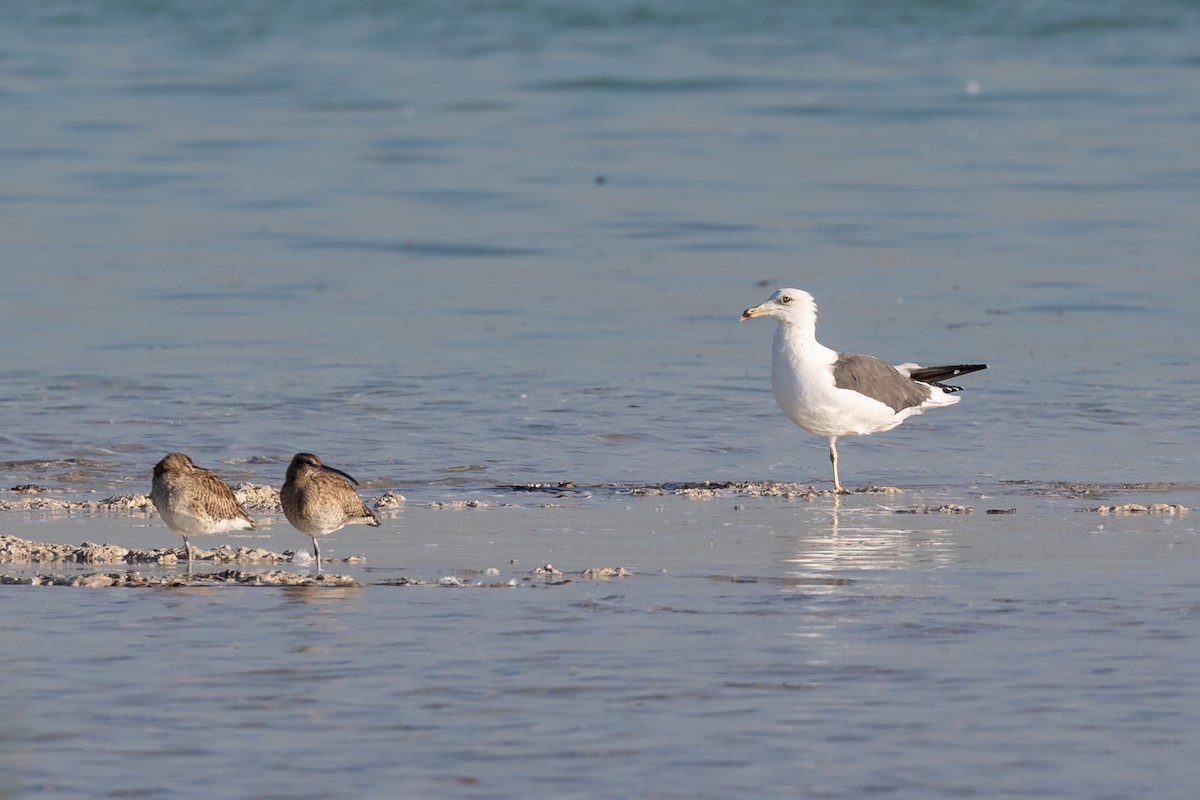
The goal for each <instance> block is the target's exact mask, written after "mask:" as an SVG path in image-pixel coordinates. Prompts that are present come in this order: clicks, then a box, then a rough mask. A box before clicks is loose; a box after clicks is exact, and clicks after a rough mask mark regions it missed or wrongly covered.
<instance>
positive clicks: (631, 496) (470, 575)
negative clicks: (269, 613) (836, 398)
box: [0, 480, 1200, 588]
mask: <svg viewBox="0 0 1200 800" xmlns="http://www.w3.org/2000/svg"><path fill="white" fill-rule="evenodd" d="M236 491H237V494H238V496H239V498H240V499H241V500H242V501H243V502H244V503H245V504H246V506H247V507H248V508H250V509H252V511H253V513H254V514H255V516H256V517H259V518H260V520H261V525H260V528H261V530H259V531H257V532H241V533H239V534H236V535H235V534H230V535H227V536H223V537H213V538H212V539H211V540H210V541H211V542H212V544H213V546H211V547H201V548H199V550H198V559H197V561H196V562H195V563H194V564H193V568H192V571H191V574H189V573H188V572H187V571H186V566H187V564H186V560H185V559H184V553H183V548H182V546H181V544H179V545H177V544H176V542H177V541H178V539H177V536H176V535H175V534H174V533H172V532H171V531H169V530H168V529H167V528H166V527H165V526H164V525H163V524H162V523H161V520H158V519H157V515H156V513H155V511H154V507H153V505H152V504H151V503H150V500H149V497H148V495H140V494H124V495H117V496H112V497H106V498H103V499H98V500H96V499H73V498H71V497H69V496H66V495H64V494H61V493H54V492H50V491H44V490H43V491H33V490H31V489H30V488H29V487H25V486H19V487H13V489H11V490H9V491H7V492H3V493H0V526H2V527H0V531H3V532H4V533H6V534H7V533H8V532H10V531H16V532H19V533H20V535H19V536H15V535H0V565H3V566H4V567H5V568H6V569H5V570H4V572H2V573H0V583H14V584H39V585H56V586H85V587H103V586H112V587H151V586H156V587H161V586H171V587H186V586H197V585H204V584H229V585H242V586H314V587H319V586H341V587H345V586H370V585H390V586H396V585H404V586H434V587H458V588H470V587H489V588H504V587H519V586H529V585H554V584H556V583H564V582H570V581H572V580H602V579H611V578H613V577H620V578H639V577H641V578H645V577H647V576H653V575H656V574H662V573H664V572H667V571H677V570H681V569H682V570H697V571H700V572H707V573H711V574H724V573H726V572H729V571H730V568H731V567H736V568H737V569H739V570H749V571H757V572H760V573H764V569H763V567H764V566H765V565H764V564H763V563H762V561H761V558H760V556H761V554H756V553H755V550H754V546H753V544H752V542H753V539H754V537H755V536H756V535H758V534H760V533H764V532H771V533H773V534H774V535H776V536H783V535H787V534H788V533H789V532H795V531H798V530H803V531H805V532H807V533H822V532H823V533H825V534H828V535H831V536H839V535H844V534H847V533H854V534H855V535H864V536H868V537H869V536H870V535H871V533H872V532H875V531H878V532H882V533H885V534H890V533H891V532H894V531H896V530H907V531H909V532H912V533H914V534H916V533H919V532H921V531H929V530H933V529H937V530H938V531H939V534H940V535H943V536H947V535H948V536H952V535H953V534H954V533H955V532H956V531H962V532H967V531H978V530H980V529H981V526H982V528H983V529H986V530H988V531H995V532H996V533H998V534H1002V533H1003V532H1004V531H1005V530H1008V529H1010V528H1012V527H1016V528H1019V529H1020V530H1022V531H1025V532H1031V531H1038V530H1042V531H1052V530H1077V531H1094V530H1102V529H1103V528H1104V526H1105V524H1106V523H1105V520H1115V519H1117V518H1126V519H1129V520H1130V523H1128V524H1134V525H1136V526H1138V527H1141V528H1151V529H1153V528H1154V527H1155V526H1156V525H1160V524H1161V520H1163V519H1166V518H1179V519H1180V520H1181V521H1184V522H1185V524H1187V523H1186V520H1187V519H1188V509H1189V505H1190V504H1194V503H1195V502H1197V500H1198V497H1200V486H1198V485H1196V484H1192V483H1138V482H1128V483H1121V484H1108V485H1102V484H1086V483H1078V482H1071V481H1049V482H1035V481H1025V480H1017V481H1005V482H999V483H996V484H994V485H992V486H990V487H982V486H972V487H968V488H961V487H960V488H951V489H939V488H936V487H907V488H900V487H876V486H866V487H863V488H860V489H857V490H852V491H851V492H850V493H848V494H843V495H840V496H837V495H834V494H832V493H831V492H830V491H828V490H826V489H822V488H818V487H814V486H809V485H804V484H795V483H781V482H770V481H702V482H681V483H669V482H668V483H651V484H637V483H620V484H616V483H590V484H589V483H579V482H573V481H562V482H558V483H545V484H542V483H536V484H533V483H531V484H510V485H502V486H496V487H493V488H492V489H491V490H489V491H483V492H474V493H471V496H468V497H454V496H445V495H442V496H439V497H436V498H435V497H422V498H420V499H419V500H416V501H409V502H405V500H404V495H403V494H401V493H400V492H399V491H398V490H392V489H387V490H384V491H381V492H377V493H374V494H372V495H370V496H369V498H368V503H369V504H371V505H372V506H373V507H374V508H376V509H378V511H379V513H380V515H381V517H382V518H383V520H384V525H383V527H382V528H381V529H380V530H379V531H365V530H364V531H359V530H351V531H346V530H343V531H340V532H337V533H335V534H333V535H331V536H330V537H329V538H328V541H329V543H330V547H329V550H330V551H331V556H330V557H328V558H326V559H325V563H326V564H329V565H334V566H336V567H338V568H340V569H341V570H342V572H341V573H339V574H331V575H323V576H317V575H315V574H313V573H312V572H311V567H312V562H311V557H310V556H308V554H307V552H305V551H304V548H303V547H302V541H301V540H302V538H303V537H301V536H300V535H299V534H298V533H296V532H295V531H293V530H292V529H291V528H290V527H289V526H288V525H287V523H286V522H285V521H283V520H282V517H281V513H280V507H279V495H278V491H277V490H275V489H274V488H273V487H270V486H266V485H262V484H240V485H238V486H237V487H236ZM410 493H411V492H410ZM446 512H452V513H446ZM1135 518H1140V519H1141V520H1142V521H1140V522H1137V521H1134V519H1135ZM80 529H82V530H83V532H84V533H85V535H86V538H84V539H83V540H82V541H81V542H80V540H79V539H72V538H70V537H72V536H73V535H74V534H75V533H76V532H77V531H80ZM693 536H698V537H699V539H698V540H696V539H693V538H692V537H693ZM96 540H103V542H104V543H103V544H98V543H97V542H96ZM732 541H738V542H742V543H743V544H744V545H746V546H745V547H744V548H742V547H740V546H739V547H738V548H736V549H731V548H730V542H732ZM77 542H79V543H77ZM164 544H165V545H167V546H164ZM281 545H282V547H281ZM704 555H707V556H708V558H705V557H703V556H704ZM556 564H557V565H558V566H555V565H556ZM96 566H121V567H128V568H129V569H125V570H123V571H115V570H103V571H96V570H95V567H96ZM218 567H219V568H220V569H217V568H218ZM776 568H778V565H776ZM735 571H736V570H735ZM769 573H770V570H766V571H765V573H764V574H769Z"/></svg>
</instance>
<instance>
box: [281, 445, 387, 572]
mask: <svg viewBox="0 0 1200 800" xmlns="http://www.w3.org/2000/svg"><path fill="white" fill-rule="evenodd" d="M357 485H358V481H356V480H354V478H351V477H350V476H349V475H347V474H346V473H344V472H342V471H341V470H340V469H334V468H333V467H327V466H325V465H324V464H322V463H321V459H319V458H317V457H316V456H314V455H313V454H312V453H296V455H294V456H292V463H290V464H288V469H287V480H286V481H284V484H283V489H281V490H280V492H279V499H280V500H281V501H282V502H283V515H284V516H285V517H287V520H288V522H290V523H292V527H293V528H295V529H296V530H298V531H300V532H301V533H305V534H308V536H309V538H310V539H312V543H313V557H314V558H315V559H316V560H317V572H320V571H321V546H320V545H319V544H317V537H318V536H324V535H325V534H327V533H332V532H333V531H336V530H337V529H339V528H341V527H342V526H343V525H371V526H374V527H379V518H378V517H376V516H375V512H374V511H372V510H371V509H369V508H367V504H366V503H364V502H363V501H362V498H361V497H359V496H358V492H357V491H356V490H355V488H354V487H355V486H357Z"/></svg>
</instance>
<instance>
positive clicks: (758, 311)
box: [742, 289, 817, 324]
mask: <svg viewBox="0 0 1200 800" xmlns="http://www.w3.org/2000/svg"><path fill="white" fill-rule="evenodd" d="M755 317H771V318H772V319H774V320H775V321H776V322H779V323H790V324H794V323H810V324H812V323H815V321H816V318H817V301H816V300H814V299H813V296H812V295H811V294H809V293H808V292H806V291H804V290H803V289H780V290H779V291H777V292H775V294H773V295H771V296H770V297H768V298H767V300H766V302H764V303H761V304H759V305H757V306H751V307H750V308H747V309H746V310H745V311H743V312H742V320H743V321H744V320H748V319H754V318H755Z"/></svg>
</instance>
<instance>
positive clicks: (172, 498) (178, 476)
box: [150, 453, 254, 570]
mask: <svg viewBox="0 0 1200 800" xmlns="http://www.w3.org/2000/svg"><path fill="white" fill-rule="evenodd" d="M150 499H151V500H152V501H153V502H154V507H155V508H157V509H158V513H159V516H161V517H162V518H163V522H165V523H167V527H168V528H170V529H171V530H173V531H175V532H176V533H178V534H179V535H180V536H182V537H183V548H184V549H185V550H186V551H187V558H188V569H189V570H191V568H192V543H191V542H189V541H188V536H201V535H206V534H212V533H228V532H229V531H245V530H250V531H252V530H254V520H253V519H251V518H250V515H249V514H248V513H246V509H245V508H243V507H242V504H241V503H239V502H238V499H237V497H235V496H234V494H233V490H232V489H230V488H229V484H227V483H225V481H223V480H221V479H220V478H218V477H217V476H216V474H215V473H214V472H212V470H207V469H204V468H203V467H197V466H196V465H195V464H193V463H192V459H190V458H188V457H187V456H186V455H185V454H183V453H167V455H166V456H164V457H163V460H162V461H159V462H158V463H157V464H155V465H154V482H153V484H152V485H151V487H150Z"/></svg>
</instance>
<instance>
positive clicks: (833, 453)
mask: <svg viewBox="0 0 1200 800" xmlns="http://www.w3.org/2000/svg"><path fill="white" fill-rule="evenodd" d="M829 463H830V464H833V491H835V492H837V493H838V494H841V493H842V492H844V491H845V489H843V488H842V482H841V481H840V480H838V471H837V437H836V436H830V437H829Z"/></svg>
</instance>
